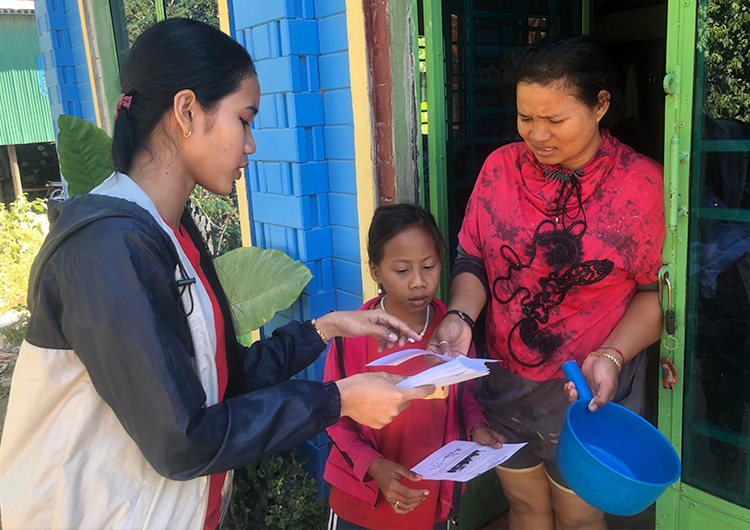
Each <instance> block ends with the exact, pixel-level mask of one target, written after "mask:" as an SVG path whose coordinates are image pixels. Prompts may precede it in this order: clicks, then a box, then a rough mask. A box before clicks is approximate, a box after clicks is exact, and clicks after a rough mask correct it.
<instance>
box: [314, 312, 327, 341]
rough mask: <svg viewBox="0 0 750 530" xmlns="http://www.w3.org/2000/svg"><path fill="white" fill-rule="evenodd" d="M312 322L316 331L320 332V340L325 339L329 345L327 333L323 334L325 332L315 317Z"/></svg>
mask: <svg viewBox="0 0 750 530" xmlns="http://www.w3.org/2000/svg"><path fill="white" fill-rule="evenodd" d="M310 322H311V323H312V325H313V327H314V328H315V332H316V333H317V334H318V337H320V340H322V341H323V344H325V345H328V339H327V338H326V336H325V335H323V332H322V331H320V328H319V327H318V322H317V321H316V320H315V319H314V318H313V319H312V320H311V321H310Z"/></svg>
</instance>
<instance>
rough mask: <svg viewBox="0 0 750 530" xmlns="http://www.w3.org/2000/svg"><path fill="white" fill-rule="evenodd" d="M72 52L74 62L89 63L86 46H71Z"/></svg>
mask: <svg viewBox="0 0 750 530" xmlns="http://www.w3.org/2000/svg"><path fill="white" fill-rule="evenodd" d="M70 53H71V54H72V56H73V64H88V56H87V55H86V48H85V47H84V46H76V47H75V48H70Z"/></svg>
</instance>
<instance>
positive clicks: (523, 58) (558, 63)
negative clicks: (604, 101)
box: [511, 35, 624, 129]
mask: <svg viewBox="0 0 750 530" xmlns="http://www.w3.org/2000/svg"><path fill="white" fill-rule="evenodd" d="M511 76H512V79H513V80H514V81H515V82H516V84H518V83H537V84H540V85H542V86H547V85H551V84H553V83H556V82H558V81H564V82H565V83H567V84H568V86H569V87H570V88H571V89H572V94H573V95H574V96H575V97H576V98H577V99H578V100H579V101H580V102H581V103H583V104H584V105H586V106H588V107H589V108H591V109H593V108H595V107H596V105H597V103H598V101H599V92H600V91H601V90H606V91H607V92H609V94H610V102H609V109H608V110H607V113H606V114H605V115H604V117H603V118H602V120H601V122H600V125H601V127H602V128H604V129H608V128H611V127H613V126H614V125H616V124H617V122H619V121H620V118H621V117H622V114H623V110H624V95H623V92H622V89H621V88H620V86H619V80H618V76H617V73H616V71H615V68H614V66H613V65H612V62H611V61H610V59H609V57H608V56H607V54H606V53H605V52H604V50H603V49H602V48H601V47H600V46H599V45H598V44H597V43H596V42H595V41H594V40H593V39H592V38H591V37H588V36H586V35H580V36H576V37H562V36H560V35H550V36H548V37H545V38H543V39H541V40H539V41H537V42H535V43H534V44H532V45H530V46H528V47H527V48H526V49H525V50H524V51H523V52H522V53H520V54H519V55H518V56H516V57H515V59H514V61H513V64H512V67H511Z"/></svg>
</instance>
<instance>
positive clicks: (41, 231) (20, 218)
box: [0, 197, 49, 314]
mask: <svg viewBox="0 0 750 530" xmlns="http://www.w3.org/2000/svg"><path fill="white" fill-rule="evenodd" d="M44 212H45V202H44V200H43V199H37V200H35V201H32V202H28V201H27V200H26V198H25V197H21V198H19V199H17V200H16V201H14V202H13V203H11V205H10V207H6V206H5V205H3V204H2V203H0V314H2V313H5V312H7V311H9V310H11V309H21V310H23V309H25V308H26V290H27V288H28V282H29V271H30V270H31V263H32V262H33V261H34V258H35V257H36V254H37V252H39V247H41V246H42V242H43V241H44V237H45V236H46V234H47V230H48V229H49V223H48V222H47V216H46V215H44Z"/></svg>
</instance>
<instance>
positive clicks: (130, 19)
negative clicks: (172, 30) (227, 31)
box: [123, 0, 219, 45]
mask: <svg viewBox="0 0 750 530" xmlns="http://www.w3.org/2000/svg"><path fill="white" fill-rule="evenodd" d="M123 8H124V11H125V23H126V24H127V26H128V42H129V43H130V44H131V45H132V44H133V42H134V41H135V39H136V37H138V35H140V34H141V33H143V31H144V30H145V29H146V28H147V27H149V26H151V25H152V24H154V23H155V22H156V1H155V0H123ZM164 9H165V11H166V12H167V13H166V14H167V18H189V19H192V20H200V21H201V22H205V23H206V24H211V25H212V26H216V27H217V28H218V27H219V7H218V3H217V0H164Z"/></svg>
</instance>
